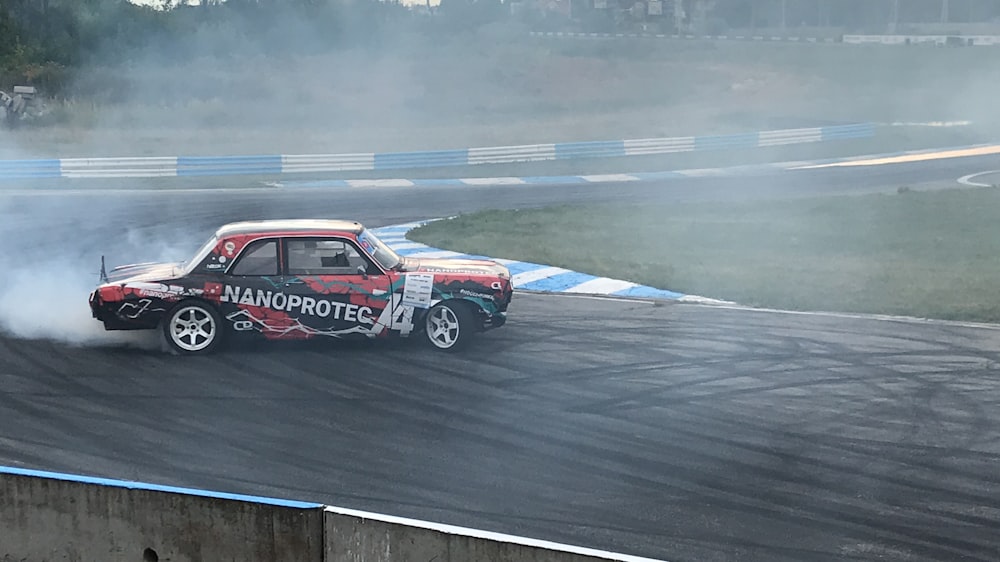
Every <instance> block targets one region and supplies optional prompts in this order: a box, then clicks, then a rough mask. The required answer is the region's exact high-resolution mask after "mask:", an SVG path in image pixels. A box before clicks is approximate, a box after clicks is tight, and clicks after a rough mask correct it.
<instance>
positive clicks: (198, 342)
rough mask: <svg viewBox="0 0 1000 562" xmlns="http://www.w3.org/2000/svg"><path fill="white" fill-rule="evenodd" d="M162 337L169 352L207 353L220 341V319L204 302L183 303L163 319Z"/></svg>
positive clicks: (186, 353)
mask: <svg viewBox="0 0 1000 562" xmlns="http://www.w3.org/2000/svg"><path fill="white" fill-rule="evenodd" d="M163 334H164V336H166V340H167V345H168V346H169V348H170V351H172V352H173V353H179V354H185V355H194V354H204V353H209V352H211V351H212V350H213V349H215V347H216V346H217V345H219V342H220V341H221V340H222V318H221V317H220V316H219V313H218V312H216V311H215V309H214V308H212V306H211V305H209V304H207V303H203V302H199V301H184V302H182V303H180V304H178V305H177V306H176V307H174V309H173V310H171V311H170V313H169V314H168V315H167V317H166V318H164V320H163Z"/></svg>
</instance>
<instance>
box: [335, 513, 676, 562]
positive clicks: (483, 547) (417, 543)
mask: <svg viewBox="0 0 1000 562" xmlns="http://www.w3.org/2000/svg"><path fill="white" fill-rule="evenodd" d="M324 528H325V534H326V560H327V561H328V562H418V561H419V562H425V561H428V560H433V561H435V562H473V561H480V560H481V561H488V562H608V561H609V560H617V561H621V562H661V561H655V560H651V559H649V558H640V557H638V556H630V555H627V554H618V553H613V552H605V551H600V550H594V549H589V548H582V547H577V546H571V545H563V544H556V543H551V542H548V541H541V540H535V539H529V538H524V537H515V536H511V535H503V534H499V533H491V532H488V531H480V530H477V529H468V528H463V527H453V526H450V525H441V524H437V523H430V522H426V521H417V520H413V519H404V518H400V517H393V516H390V515H382V514H377V513H365V512H360V511H354V510H349V509H342V508H335V507H327V508H326V517H325V519H324Z"/></svg>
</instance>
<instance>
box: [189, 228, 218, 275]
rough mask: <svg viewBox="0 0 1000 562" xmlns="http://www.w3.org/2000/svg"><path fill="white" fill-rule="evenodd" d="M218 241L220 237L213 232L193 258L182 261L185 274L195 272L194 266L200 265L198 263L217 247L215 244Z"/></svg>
mask: <svg viewBox="0 0 1000 562" xmlns="http://www.w3.org/2000/svg"><path fill="white" fill-rule="evenodd" d="M218 243H219V239H218V238H216V237H215V235H214V234H213V235H212V236H211V237H209V239H208V240H206V241H205V243H204V244H202V245H201V248H199V249H198V252H197V253H195V255H194V257H193V258H191V259H190V260H188V261H184V262H181V268H182V269H183V270H184V274H185V275H188V274H190V273H191V272H193V271H194V268H196V267H198V264H200V263H201V262H202V261H204V260H205V258H206V257H208V254H210V253H211V252H212V250H213V249H215V245H216V244H218Z"/></svg>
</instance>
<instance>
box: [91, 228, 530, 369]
mask: <svg viewBox="0 0 1000 562" xmlns="http://www.w3.org/2000/svg"><path fill="white" fill-rule="evenodd" d="M102 262H103V258H102ZM101 272H102V282H103V283H102V284H101V285H100V286H98V287H97V288H96V289H95V290H94V291H93V292H91V294H90V309H91V312H92V314H93V317H94V318H96V319H97V320H100V321H101V322H103V323H104V328H105V329H106V330H141V329H161V330H162V331H163V334H164V336H165V339H166V342H167V344H168V345H169V347H170V348H171V349H172V350H173V351H175V352H177V353H183V354H199V353H208V352H210V351H212V350H213V349H215V348H216V347H217V346H218V345H219V343H220V342H222V341H223V339H224V338H225V336H226V335H227V334H229V333H232V332H255V333H259V334H262V335H263V336H264V337H266V338H268V339H275V340H277V339H306V338H315V337H320V336H327V337H345V336H349V335H360V336H365V337H369V338H376V337H409V336H411V335H414V334H422V335H423V337H425V338H426V340H427V341H428V342H429V343H430V344H431V345H433V346H434V347H435V348H437V349H441V350H455V349H459V348H461V347H464V346H465V345H466V344H467V343H468V342H469V340H470V338H471V337H472V336H473V334H474V333H476V332H481V331H485V330H488V329H492V328H496V327H499V326H502V325H503V324H504V323H505V321H506V311H507V306H508V305H509V304H510V300H511V296H512V293H513V287H512V285H511V277H510V272H509V271H508V270H507V268H506V267H504V266H502V265H500V264H497V263H494V262H491V261H482V260H459V259H417V258H407V257H402V256H399V255H398V254H396V252H394V251H393V250H392V249H390V248H389V247H388V246H386V245H385V243H383V242H382V241H381V240H379V239H378V237H376V236H375V235H374V234H373V233H372V232H371V231H370V230H367V229H365V227H364V226H363V225H361V224H360V223H357V222H348V221H335V220H282V221H258V222H238V223H232V224H227V225H224V226H222V227H221V228H219V229H218V230H217V231H216V232H215V234H214V235H213V236H212V237H211V238H210V239H209V240H208V241H207V242H205V244H204V245H203V246H202V247H201V249H200V250H199V251H198V252H197V253H196V254H195V256H194V257H193V259H191V260H190V261H187V262H181V263H144V264H137V265H126V266H119V267H116V268H114V269H113V270H112V271H111V272H110V273H108V272H105V269H104V265H103V263H102V266H101Z"/></svg>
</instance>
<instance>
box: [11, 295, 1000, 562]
mask: <svg viewBox="0 0 1000 562" xmlns="http://www.w3.org/2000/svg"><path fill="white" fill-rule="evenodd" d="M984 334H990V335H984ZM995 340H996V335H995V332H994V331H984V330H976V329H973V328H960V327H955V326H940V325H930V324H913V325H910V324H895V323H886V322H878V321H872V320H864V319H846V318H822V317H809V316H777V315H773V314H766V313H755V312H753V311H748V310H723V309H713V308H704V307H691V306H660V307H657V306H650V305H649V304H647V303H633V302H615V301H607V300H593V299H587V300H583V299H566V298H553V297H546V296H531V295H521V296H519V297H518V299H517V301H516V303H515V306H514V308H512V311H511V316H510V321H509V323H508V325H507V326H505V327H504V328H503V329H501V330H497V331H494V332H490V333H488V334H483V335H482V337H481V339H480V341H478V342H477V343H476V344H475V346H474V348H473V349H474V350H473V351H471V352H470V353H468V354H459V355H451V354H440V353H436V352H433V351H430V350H428V349H426V348H425V346H422V345H419V344H417V343H415V342H414V343H403V344H400V345H395V344H392V345H388V344H386V345H383V344H371V345H368V344H365V345H353V344H338V345H330V344H329V342H320V343H317V344H291V345H276V346H269V347H268V348H267V349H266V350H264V349H261V348H259V346H246V347H239V346H237V347H236V348H234V349H232V350H230V351H228V352H226V353H223V354H221V355H219V356H216V357H213V358H193V359H188V358H175V357H165V356H160V355H157V354H147V353H142V352H137V351H135V350H129V349H124V348H121V349H119V348H114V347H102V348H98V349H87V348H63V347H60V346H58V345H53V344H48V343H45V342H34V341H24V340H5V339H0V366H2V370H0V373H2V374H0V377H2V379H0V380H2V382H3V383H4V385H3V389H2V390H0V419H4V420H16V421H14V422H13V423H12V424H7V423H5V424H4V430H3V432H2V434H0V435H2V437H0V460H3V461H4V462H8V463H13V462H15V461H20V462H21V463H28V464H29V465H30V464H33V463H34V464H37V463H44V465H45V466H43V467H42V468H48V469H62V470H68V471H75V472H88V473H94V474H99V475H106V476H111V477H126V478H132V479H141V480H145V481H154V482H161V483H165V484H174V485H187V486H201V487H212V488H215V489H221V490H223V491H232V492H241V493H251V494H264V495H269V496H277V497H288V498H290V499H300V500H311V501H325V502H329V503H333V504H336V505H343V506H345V507H353V508H358V509H370V510H375V511H382V512H390V513H394V514H398V515H401V516H411V517H417V518H423V519H432V520H438V521H442V522H446V523H451V524H461V525H466V526H475V527H479V528H484V529H488V530H495V531H499V532H511V533H513V534H518V535H526V536H533V537H539V538H545V539H549V540H557V541H559V542H568V543H572V544H580V545H583V546H591V547H596V548H606V549H609V550H615V551H625V552H628V553H633V554H638V555H645V556H654V557H658V558H664V559H668V560H675V559H698V560H729V559H733V558H734V557H738V556H746V557H751V558H765V559H769V560H802V559H830V560H837V559H844V558H845V557H847V556H849V555H851V553H855V552H858V551H859V549H860V550H863V551H864V552H881V553H886V552H888V553H893V554H892V556H893V557H897V558H910V559H953V558H958V557H966V558H970V559H989V558H995V556H994V555H995V554H996V547H995V545H994V544H992V543H991V542H990V538H989V537H991V536H992V533H991V530H995V529H996V528H998V527H1000V514H998V513H997V512H996V511H995V510H993V511H991V510H989V509H985V508H984V506H989V505H998V504H1000V492H996V490H997V489H998V487H997V484H998V480H1000V478H998V477H997V475H996V472H995V470H994V467H995V466H996V463H997V462H998V461H1000V442H998V438H1000V421H998V420H997V419H996V416H994V415H992V413H993V412H996V411H997V410H996V408H997V404H998V403H1000V380H998V379H997V377H996V373H997V371H996V369H995V367H994V368H991V366H995V365H997V363H998V362H997V354H996V352H994V351H993V350H994V349H996V345H995V343H996V341H995ZM862 557H864V556H863V555H862Z"/></svg>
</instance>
